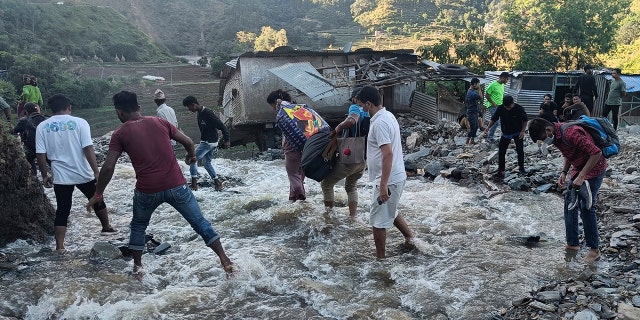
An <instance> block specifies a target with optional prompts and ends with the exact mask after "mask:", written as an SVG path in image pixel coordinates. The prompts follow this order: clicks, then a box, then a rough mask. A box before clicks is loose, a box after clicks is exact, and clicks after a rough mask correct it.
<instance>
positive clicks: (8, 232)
mask: <svg viewBox="0 0 640 320" xmlns="http://www.w3.org/2000/svg"><path fill="white" fill-rule="evenodd" d="M10 129H11V128H10V127H9V125H8V124H7V123H6V122H2V123H0V146H2V147H1V148H0V208H2V209H0V211H1V212H2V214H0V246H4V245H6V244H7V243H10V242H13V241H15V240H17V239H31V240H35V241H37V242H43V241H44V240H45V239H46V238H47V236H50V235H53V220H54V217H55V209H54V208H53V206H52V205H51V202H50V201H49V198H48V197H47V196H46V195H45V193H44V188H43V186H42V183H41V182H40V181H39V180H38V179H37V178H36V176H35V175H34V174H33V173H32V172H31V166H29V163H27V161H26V160H25V157H24V152H23V151H22V145H21V144H20V140H19V139H17V138H15V137H13V136H12V135H11V134H10V133H9V130H10Z"/></svg>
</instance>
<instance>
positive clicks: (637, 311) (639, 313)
mask: <svg viewBox="0 0 640 320" xmlns="http://www.w3.org/2000/svg"><path fill="white" fill-rule="evenodd" d="M618 314H619V318H618V319H621V320H622V319H624V320H632V319H634V320H637V319H640V308H636V307H634V306H631V305H628V304H626V303H620V304H619V305H618Z"/></svg>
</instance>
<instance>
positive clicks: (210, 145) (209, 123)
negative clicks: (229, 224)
mask: <svg viewBox="0 0 640 320" xmlns="http://www.w3.org/2000/svg"><path fill="white" fill-rule="evenodd" d="M182 105H183V106H185V107H187V109H189V111H191V112H193V113H197V114H198V128H199V129H200V144H198V147H197V148H196V158H197V159H198V161H200V160H202V161H203V162H204V168H205V169H206V170H207V172H208V173H209V176H210V177H211V179H212V180H213V183H214V186H215V190H216V191H221V190H222V189H224V185H223V184H222V180H220V179H219V178H218V175H217V174H216V170H215V169H214V168H213V165H211V160H213V157H214V156H215V154H216V150H218V130H220V131H222V137H223V139H224V142H223V147H225V148H228V147H230V146H231V140H230V136H229V130H227V127H226V126H225V125H224V123H222V121H221V120H220V118H218V117H217V116H216V114H215V113H214V112H213V111H212V110H211V109H209V108H206V107H204V106H201V105H200V103H198V100H197V99H196V98H195V97H194V96H188V97H186V98H184V100H182ZM190 171H191V189H192V190H198V178H199V177H200V175H199V174H198V163H197V161H196V162H195V163H192V164H191V168H190Z"/></svg>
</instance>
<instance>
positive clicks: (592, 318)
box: [573, 309, 600, 320]
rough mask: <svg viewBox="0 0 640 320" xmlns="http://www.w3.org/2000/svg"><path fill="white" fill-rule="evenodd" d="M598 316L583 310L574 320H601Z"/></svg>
mask: <svg viewBox="0 0 640 320" xmlns="http://www.w3.org/2000/svg"><path fill="white" fill-rule="evenodd" d="M599 319H600V318H598V315H596V314H595V313H593V311H591V310H589V309H585V310H582V311H580V312H578V313H576V315H575V316H573V320H599Z"/></svg>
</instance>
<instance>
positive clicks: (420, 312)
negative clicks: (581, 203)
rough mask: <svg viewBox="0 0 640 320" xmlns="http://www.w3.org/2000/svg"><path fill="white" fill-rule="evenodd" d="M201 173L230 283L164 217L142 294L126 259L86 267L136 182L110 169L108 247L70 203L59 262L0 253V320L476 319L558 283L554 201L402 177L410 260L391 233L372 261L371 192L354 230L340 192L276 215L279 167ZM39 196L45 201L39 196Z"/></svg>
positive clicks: (195, 242) (283, 180)
mask: <svg viewBox="0 0 640 320" xmlns="http://www.w3.org/2000/svg"><path fill="white" fill-rule="evenodd" d="M214 166H215V167H216V170H217V171H218V172H219V174H221V176H223V177H225V178H227V179H228V180H229V182H230V183H229V187H228V189H227V190H226V191H224V192H214V191H213V188H206V187H205V188H200V190H198V191H196V192H195V194H196V197H197V198H198V201H199V203H200V205H201V207H202V208H203V211H204V213H205V216H206V217H207V218H208V219H209V220H210V221H211V222H212V223H213V225H214V227H215V228H216V230H217V231H218V232H219V233H220V234H221V235H222V243H223V245H224V247H225V249H226V251H227V253H228V254H229V256H230V257H231V259H232V260H233V261H234V262H235V264H236V265H237V266H238V267H239V268H240V270H241V271H240V272H239V273H238V274H237V276H236V277H235V278H233V279H231V280H227V279H226V278H225V276H224V274H223V272H222V269H221V267H220V265H219V261H218V259H217V257H216V256H215V254H214V253H213V252H212V251H211V250H210V249H209V248H207V247H205V246H204V244H203V242H202V240H201V239H200V238H199V237H197V236H196V235H195V233H194V232H193V231H192V230H191V228H190V227H189V225H188V224H187V223H186V221H184V220H183V219H182V217H181V216H180V215H179V214H178V213H177V212H175V211H174V210H173V208H171V207H169V206H167V205H163V206H161V207H160V208H158V210H157V211H156V212H155V214H154V216H153V217H152V220H151V224H150V226H149V228H148V232H149V233H152V234H154V238H155V239H157V240H161V241H166V242H169V243H170V244H171V245H172V247H171V248H170V249H169V250H168V251H167V253H166V254H165V255H152V254H145V255H144V256H143V264H144V269H145V272H146V275H145V277H144V278H143V280H142V281H138V280H135V279H133V278H132V277H131V276H130V275H129V272H130V269H131V266H132V262H131V261H130V260H124V259H117V260H111V261H107V262H96V261H92V260H91V259H89V252H90V250H91V248H92V246H93V245H94V244H95V243H96V242H98V241H111V242H112V243H115V244H119V243H124V242H126V241H127V237H128V232H129V228H128V223H129V219H130V215H131V214H130V211H131V197H132V191H133V185H134V183H135V178H134V172H133V169H132V167H131V166H130V165H129V164H122V165H118V167H117V168H116V173H115V175H114V178H113V180H112V182H111V183H110V185H109V186H108V188H107V190H106V192H105V199H106V201H107V205H108V206H109V207H110V212H111V220H112V224H113V225H114V227H116V228H118V229H119V230H120V231H121V232H120V234H118V235H115V236H108V237H104V236H101V235H100V234H99V232H98V231H99V223H98V221H97V219H96V218H95V216H92V215H88V214H86V213H85V209H84V204H85V201H86V200H84V199H82V196H81V194H80V192H77V191H76V193H75V194H74V196H75V198H74V207H73V210H72V215H71V217H70V225H69V229H68V232H67V240H66V244H67V249H69V252H68V253H67V254H65V255H58V254H55V253H50V252H40V250H41V249H42V248H43V246H42V245H34V244H29V243H26V242H24V241H17V242H15V243H12V244H10V245H9V246H7V247H5V248H3V249H2V252H4V253H18V254H24V255H27V257H28V259H27V261H25V262H24V263H23V264H21V266H20V269H19V270H17V271H11V272H7V273H5V274H3V275H2V278H1V280H0V283H1V286H0V315H4V316H14V317H18V318H26V319H47V318H51V319H222V318H228V319H242V318H246V319H266V318H270V319H276V318H278V319H279V318H282V319H324V318H336V319H347V318H349V319H359V318H372V319H411V318H418V319H435V318H439V319H446V318H447V317H448V318H449V319H485V318H486V316H487V314H488V313H489V312H490V311H492V310H494V309H496V308H498V307H501V306H506V305H508V304H509V303H510V302H511V300H514V299H517V298H520V297H522V296H524V295H525V294H526V293H527V292H528V291H529V290H531V289H534V288H536V287H539V286H540V285H542V284H544V283H545V282H546V281H548V280H551V279H553V278H556V277H558V276H561V275H562V274H563V273H565V272H567V271H566V265H565V262H564V255H563V253H562V248H563V238H564V229H563V228H564V227H563V219H562V210H561V208H562V202H561V199H559V198H558V197H557V196H555V195H552V194H541V195H536V194H533V193H529V192H509V193H505V194H502V195H498V196H495V197H491V198H487V196H486V193H483V190H480V189H478V190H473V189H468V188H462V187H458V186H456V185H455V184H452V183H450V182H448V181H446V180H440V179H436V181H435V182H428V181H425V180H422V179H421V178H410V179H409V180H408V182H407V184H406V187H405V191H404V194H403V196H402V200H401V207H400V210H401V213H402V214H403V215H404V217H405V218H406V220H407V222H408V224H409V226H410V227H411V229H413V230H414V231H415V232H416V235H417V238H418V241H417V250H413V251H409V252H407V251H405V250H404V249H403V248H402V246H401V244H402V242H403V239H402V236H401V234H400V233H399V231H397V229H391V230H389V232H388V238H387V253H388V258H387V259H384V260H376V259H375V258H374V244H373V236H372V232H371V227H370V226H369V225H368V223H367V222H368V203H369V202H370V198H371V195H370V193H371V187H370V186H369V185H368V183H367V181H365V179H362V180H361V181H360V182H361V185H360V187H359V192H360V203H359V208H358V214H357V217H356V218H355V219H350V218H349V217H348V209H347V208H346V207H345V206H344V202H345V201H346V194H345V193H344V189H343V188H342V186H338V187H336V198H337V202H338V203H342V204H343V205H342V206H339V207H336V208H334V209H333V211H331V212H329V213H326V214H325V210H324V207H323V205H322V193H321V190H320V186H319V183H317V182H315V181H313V180H308V181H307V182H306V188H307V194H308V199H307V201H305V202H298V203H293V204H292V203H289V202H288V200H287V199H288V181H287V177H286V173H285V170H284V162H283V160H276V161H251V160H235V161H232V160H228V159H215V160H214ZM183 169H184V171H185V173H187V172H188V169H187V167H186V166H184V165H183ZM200 169H201V170H202V168H200ZM202 172H203V173H204V172H205V171H204V170H202ZM365 177H366V174H365ZM46 192H47V194H48V195H49V196H50V197H51V199H52V201H54V200H53V197H54V195H53V192H52V190H46ZM54 203H55V202H54ZM539 233H545V234H546V236H547V239H548V241H547V242H541V243H539V244H538V245H536V246H530V247H527V246H525V245H523V244H522V243H521V242H519V241H517V239H518V238H517V237H516V238H515V240H514V238H513V237H512V236H513V235H516V236H526V235H535V234H539ZM46 246H47V247H49V248H51V247H53V244H52V243H49V244H47V245H46ZM438 315H440V316H438ZM443 315H446V316H444V317H443Z"/></svg>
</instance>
